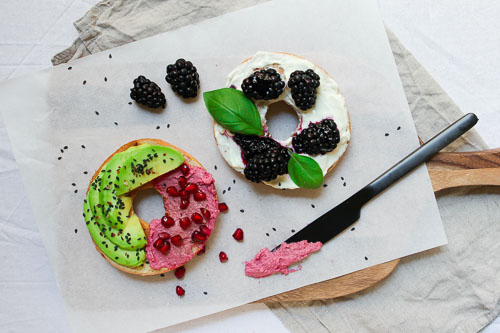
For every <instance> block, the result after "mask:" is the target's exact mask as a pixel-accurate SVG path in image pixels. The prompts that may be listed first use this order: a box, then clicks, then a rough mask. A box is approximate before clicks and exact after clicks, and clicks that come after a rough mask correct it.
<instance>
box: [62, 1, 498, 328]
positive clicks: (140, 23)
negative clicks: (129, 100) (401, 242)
mask: <svg viewBox="0 0 500 333" xmlns="http://www.w3.org/2000/svg"><path fill="white" fill-rule="evenodd" d="M265 1H267V0H244V1H230V0H209V1H208V0H207V1H203V2H198V1H194V0H190V1H186V0H168V1H162V0H141V1H125V0H104V1H101V2H99V3H98V4H97V5H96V6H95V7H93V8H92V9H91V10H90V11H89V12H88V13H87V14H86V15H85V16H84V17H82V18H81V19H80V20H78V21H77V22H75V27H76V29H77V30H78V31H79V38H78V39H77V40H76V41H75V42H74V43H73V45H72V46H70V47H69V48H68V49H66V50H64V51H62V52H60V53H58V54H57V55H55V56H54V57H53V59H52V62H53V63H54V64H60V63H64V62H67V61H69V60H71V59H74V58H80V57H84V56H86V55H89V54H92V53H96V52H100V51H103V50H106V49H109V48H112V47H116V46H119V45H123V44H125V43H129V42H132V41H135V40H139V39H142V38H146V37H149V36H152V35H155V34H158V33H162V32H165V31H169V30H172V29H175V28H179V27H182V26H184V25H187V24H190V23H194V22H198V21H201V20H204V19H207V18H211V17H215V16H218V15H222V14H224V13H227V12H230V11H234V10H237V9H241V8H245V7H249V6H252V5H255V4H258V3H262V2H265ZM388 37H389V41H390V44H391V47H392V50H393V53H394V58H395V61H396V64H397V67H398V70H399V74H400V77H401V82H402V84H403V87H404V90H405V93H406V97H407V100H408V104H409V106H410V110H411V112H412V116H413V119H414V121H415V125H416V127H417V132H418V134H419V136H420V138H421V139H422V140H423V141H427V140H428V139H430V138H431V137H432V136H434V135H435V134H436V133H437V132H438V131H440V130H441V129H443V128H444V127H446V126H447V125H449V124H450V123H451V122H453V121H455V120H456V119H458V118H459V117H460V116H461V115H463V113H462V112H461V111H460V110H459V108H458V107H457V106H456V105H455V104H454V103H453V101H452V100H451V99H450V98H449V97H448V95H447V94H446V93H445V92H444V91H443V90H442V89H441V88H440V87H439V85H438V84H437V83H436V82H435V81H434V80H433V79H432V77H431V76H430V75H429V74H428V73H427V72H426V71H425V69H424V68H423V67H422V66H421V65H420V64H419V63H418V61H417V60H416V59H415V58H414V57H413V56H412V55H411V54H410V53H409V52H408V51H407V50H406V49H405V48H404V46H403V45H402V44H401V43H400V42H399V41H398V39H397V37H396V36H395V35H394V34H393V33H392V32H390V31H388ZM486 148H487V147H486V144H485V143H484V141H483V140H482V139H481V137H480V136H479V135H478V134H477V132H475V131H474V130H471V131H469V132H468V133H467V134H466V135H464V136H463V137H462V138H460V139H458V140H457V141H455V142H454V143H453V144H452V145H450V146H449V147H447V149H446V150H447V151H459V150H461V151H467V150H470V151H473V150H481V149H486ZM437 200H438V206H439V210H440V213H441V217H442V220H443V223H444V226H445V229H446V233H447V236H448V240H449V244H448V245H446V246H442V247H440V248H436V249H432V250H429V251H426V252H423V253H419V254H416V255H412V256H409V257H406V258H403V259H402V260H401V263H400V264H399V265H398V267H397V268H396V270H395V271H394V272H393V273H392V274H391V275H390V276H389V277H388V278H387V279H385V280H384V281H382V282H380V283H378V284H377V285H375V286H373V287H371V288H369V289H367V290H364V291H362V292H358V293H356V294H353V295H350V296H346V297H342V298H337V299H332V300H322V301H308V302H281V303H272V304H268V306H269V307H270V308H271V309H272V310H273V312H274V313H275V314H276V315H277V316H278V317H279V318H280V320H281V321H282V322H283V323H284V325H285V326H286V327H287V328H288V329H289V330H290V331H291V332H297V333H298V332H347V331H354V332H474V331H479V330H481V329H482V328H483V327H485V326H486V325H488V324H489V323H490V322H491V321H492V320H494V319H495V318H496V317H497V316H498V315H499V313H500V242H499V239H500V237H499V236H500V189H499V188H495V187H473V188H472V187H471V188H462V189H448V190H444V191H441V192H440V193H438V194H437ZM402 223H404V221H402Z"/></svg>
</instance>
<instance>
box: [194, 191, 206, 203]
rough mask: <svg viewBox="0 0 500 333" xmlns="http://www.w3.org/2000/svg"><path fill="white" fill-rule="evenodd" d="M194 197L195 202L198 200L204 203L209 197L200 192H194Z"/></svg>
mask: <svg viewBox="0 0 500 333" xmlns="http://www.w3.org/2000/svg"><path fill="white" fill-rule="evenodd" d="M193 196H194V200H196V201H203V200H205V199H206V198H207V195H206V194H205V193H203V192H202V191H200V190H198V191H196V192H194V194H193Z"/></svg>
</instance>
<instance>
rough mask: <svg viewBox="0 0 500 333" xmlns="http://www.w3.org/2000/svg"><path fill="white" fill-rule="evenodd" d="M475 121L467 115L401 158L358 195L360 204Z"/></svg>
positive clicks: (425, 158)
mask: <svg viewBox="0 0 500 333" xmlns="http://www.w3.org/2000/svg"><path fill="white" fill-rule="evenodd" d="M477 121H478V119H477V117H476V115H475V114H474V113H468V114H466V115H465V116H463V117H462V118H460V119H458V120H457V121H456V122H454V123H453V124H451V125H450V126H448V127H447V128H446V129H444V130H443V131H441V132H440V133H439V134H437V135H436V136H434V137H433V138H432V139H430V140H429V141H427V143H425V144H424V145H422V146H420V147H419V148H417V149H416V150H415V151H414V152H412V153H411V154H410V155H408V156H406V157H405V158H403V159H402V160H401V161H399V162H398V163H397V164H396V165H394V166H393V167H392V168H390V169H389V170H387V171H386V172H384V173H383V174H382V175H380V176H379V177H378V178H377V179H375V180H374V181H372V182H371V183H370V184H368V185H367V186H365V187H364V188H363V189H362V190H361V191H360V192H359V193H358V194H361V195H359V197H361V198H362V203H363V204H364V203H366V202H367V201H369V200H370V199H372V198H373V197H375V196H376V195H377V194H379V193H380V192H382V191H384V190H385V189H386V188H388V187H389V186H391V185H392V184H394V183H395V182H397V181H398V180H399V179H400V178H401V177H403V176H404V175H406V174H407V173H408V172H410V171H412V170H413V169H415V168H416V167H417V166H419V165H420V164H421V163H423V162H425V161H427V160H428V159H430V158H431V157H432V156H433V155H434V154H436V153H437V152H439V151H440V150H441V149H443V148H444V147H446V146H447V145H449V144H450V143H452V142H453V141H455V140H456V139H458V138H459V137H460V136H461V135H462V134H464V133H465V132H467V131H468V130H470V129H471V128H472V127H473V126H474V125H475V124H476V123H477Z"/></svg>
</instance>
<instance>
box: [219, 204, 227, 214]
mask: <svg viewBox="0 0 500 333" xmlns="http://www.w3.org/2000/svg"><path fill="white" fill-rule="evenodd" d="M228 209H229V207H228V206H227V204H226V203H225V202H219V211H220V212H225V211H227V210H228Z"/></svg>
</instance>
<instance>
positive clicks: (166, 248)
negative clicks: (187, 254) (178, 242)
mask: <svg viewBox="0 0 500 333" xmlns="http://www.w3.org/2000/svg"><path fill="white" fill-rule="evenodd" d="M169 250H170V243H169V242H168V241H164V242H163V246H162V247H161V248H160V252H161V253H163V254H166V253H167V252H168V251H169Z"/></svg>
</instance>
